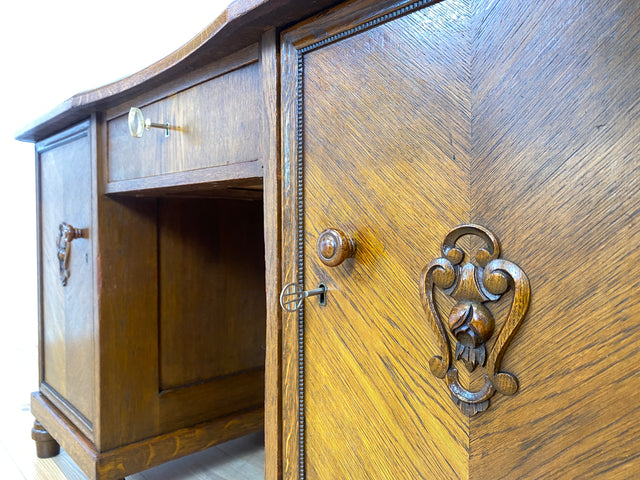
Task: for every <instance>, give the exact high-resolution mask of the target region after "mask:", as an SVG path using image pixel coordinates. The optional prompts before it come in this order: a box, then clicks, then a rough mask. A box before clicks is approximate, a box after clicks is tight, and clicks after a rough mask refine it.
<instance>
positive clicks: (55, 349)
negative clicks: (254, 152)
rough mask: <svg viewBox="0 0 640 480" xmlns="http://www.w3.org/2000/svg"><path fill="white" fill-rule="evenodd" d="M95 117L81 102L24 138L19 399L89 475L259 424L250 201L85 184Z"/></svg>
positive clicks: (260, 354)
mask: <svg viewBox="0 0 640 480" xmlns="http://www.w3.org/2000/svg"><path fill="white" fill-rule="evenodd" d="M101 128H104V123H102V122H101V121H100V120H98V117H97V116H95V115H94V116H93V117H92V119H91V120H89V121H87V122H83V123H80V124H78V125H76V126H73V127H70V128H69V129H66V130H64V131H62V132H61V133H59V134H56V135H54V136H52V137H49V138H47V139H45V140H43V141H40V142H38V143H37V144H36V150H37V174H38V206H39V215H38V225H39V252H40V275H39V279H40V379H41V382H40V391H39V392H38V393H36V394H34V395H33V401H32V411H33V413H34V416H35V417H36V419H37V421H38V422H39V424H40V425H37V426H36V428H35V430H38V431H39V430H40V429H41V428H42V427H44V428H45V429H46V430H47V431H48V432H49V433H50V434H51V435H52V436H53V438H54V439H56V440H57V441H58V442H59V443H61V444H62V445H63V447H64V448H65V449H66V450H68V451H69V453H70V455H71V456H72V458H74V459H75V460H76V461H77V462H78V464H79V465H80V466H81V467H82V468H83V470H84V471H85V472H86V473H87V474H88V475H89V477H90V478H97V479H112V478H122V477H124V476H125V475H127V474H130V473H133V472H135V471H138V470H141V469H143V468H148V467H149V466H152V465H154V464H157V463H159V462H161V461H166V460H169V459H171V458H176V457H178V456H181V455H184V454H186V453H190V452H192V451H196V450H198V449H201V448H204V447H206V446H209V445H212V444H214V443H218V442H221V441H225V440H227V439H231V438H234V437H237V436H240V435H243V434H246V433H250V432H253V431H256V430H260V429H262V428H263V398H264V355H265V354H264V352H265V296H264V290H265V287H264V282H265V279H264V240H263V212H262V209H263V206H262V201H261V199H260V198H259V197H255V198H242V199H241V200H238V199H234V198H226V196H225V195H224V194H222V195H215V192H214V194H207V192H206V191H204V192H203V191H199V194H198V196H197V198H189V197H185V196H184V195H179V196H178V197H163V196H161V195H159V194H157V193H156V194H154V195H152V196H145V197H140V196H135V197H134V196H130V195H126V194H125V195H122V196H120V197H117V198H116V197H106V196H104V195H99V194H98V191H97V190H98V189H99V187H98V184H99V183H100V182H102V178H101V175H100V172H101V169H100V167H99V166H98V165H99V161H98V160H97V159H98V158H99V156H100V155H99V154H97V152H99V151H100V148H101V143H100V139H101V138H104V137H101V136H100V133H99V131H100V129H101ZM254 133H256V134H259V131H257V130H256V131H255V132H254ZM132 140H133V141H135V139H132ZM218 196H220V197H221V198H217V197H218ZM34 436H36V434H35V433H34ZM36 440H37V441H40V440H38V438H36Z"/></svg>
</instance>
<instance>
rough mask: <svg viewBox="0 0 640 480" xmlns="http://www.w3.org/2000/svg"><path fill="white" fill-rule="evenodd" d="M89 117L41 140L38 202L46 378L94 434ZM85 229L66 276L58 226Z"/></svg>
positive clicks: (46, 383) (58, 399) (57, 398)
mask: <svg viewBox="0 0 640 480" xmlns="http://www.w3.org/2000/svg"><path fill="white" fill-rule="evenodd" d="M89 128H90V127H89V123H83V124H80V125H78V126H76V127H72V128H70V129H68V130H67V131H65V132H63V133H62V134H60V135H58V136H56V137H53V138H50V139H48V141H46V142H41V143H39V144H38V145H37V150H36V151H37V161H36V165H37V182H38V187H37V189H38V200H39V201H38V205H39V218H38V226H39V229H38V230H39V237H40V238H39V251H40V266H39V270H40V303H41V307H40V308H41V318H40V330H41V339H42V341H41V344H40V346H41V354H40V362H41V371H40V381H41V383H42V384H43V385H44V388H47V389H49V391H50V392H51V393H52V395H51V396H52V397H54V401H56V402H57V403H58V406H59V408H61V409H64V410H65V411H66V413H67V414H68V415H70V416H72V417H74V418H76V419H77V421H78V423H79V424H80V425H81V426H82V428H83V430H84V433H85V434H86V435H88V436H93V428H92V422H93V419H94V416H95V408H96V406H95V402H94V397H93V395H92V392H93V389H94V385H95V377H96V373H95V369H94V367H93V365H94V362H93V360H94V355H95V337H94V334H95V332H94V325H93V249H92V242H91V237H92V235H93V232H92V231H91V226H92V224H91V221H92V207H91V205H92V204H91V198H92V197H91V194H92V183H91V172H92V165H91V137H90V135H89ZM63 222H67V223H69V224H71V225H73V226H74V227H76V228H81V229H83V231H84V232H86V235H87V238H81V239H76V240H73V241H72V242H71V245H70V248H69V252H68V255H69V259H68V266H69V272H70V275H69V279H68V282H67V285H66V286H63V285H62V282H61V280H60V276H59V273H60V264H59V261H58V255H57V251H58V249H57V246H56V241H57V238H58V236H59V225H60V224H61V223H63Z"/></svg>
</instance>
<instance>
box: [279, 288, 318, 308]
mask: <svg viewBox="0 0 640 480" xmlns="http://www.w3.org/2000/svg"><path fill="white" fill-rule="evenodd" d="M316 295H319V296H320V305H321V306H324V305H326V301H327V287H326V286H324V285H323V284H322V283H321V284H320V285H318V288H314V289H313V290H303V288H302V287H301V286H300V285H298V284H297V283H295V282H291V283H287V284H286V285H285V286H284V288H283V289H282V292H280V306H281V307H282V308H283V309H285V310H286V311H287V312H295V311H296V310H298V309H299V308H300V306H301V305H302V302H303V301H304V299H305V298H307V297H314V296H316Z"/></svg>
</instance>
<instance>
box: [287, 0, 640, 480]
mask: <svg viewBox="0 0 640 480" xmlns="http://www.w3.org/2000/svg"><path fill="white" fill-rule="evenodd" d="M397 6H398V5H397V4H395V3H391V2H389V3H386V2H377V4H376V5H375V6H373V5H372V4H371V2H351V3H349V4H347V5H346V6H345V7H344V10H336V11H334V12H332V13H330V14H328V15H324V16H322V17H318V18H317V19H314V20H312V21H310V22H306V23H304V24H302V25H301V26H300V27H296V28H294V29H293V30H292V31H291V32H288V33H286V34H285V36H284V38H283V49H282V68H283V128H284V132H283V139H284V144H283V152H284V169H285V173H284V174H283V189H284V194H285V197H284V203H283V208H284V209H283V212H284V215H285V219H286V221H285V223H284V225H285V230H284V231H283V234H284V240H285V242H284V256H283V275H285V279H287V281H290V280H294V279H295V268H296V265H297V258H296V252H297V251H298V248H297V246H296V228H297V215H298V214H297V212H296V208H297V205H298V203H297V201H298V199H299V195H301V193H300V191H298V190H296V182H297V178H296V172H297V166H298V162H299V161H303V162H304V190H303V195H304V211H303V212H304V217H303V218H304V237H303V238H304V252H305V253H304V281H305V288H307V289H310V288H314V287H315V286H316V285H317V284H318V283H320V282H322V283H324V284H325V285H327V287H328V296H327V306H326V307H320V306H319V305H318V303H317V301H316V300H315V299H309V300H307V301H306V303H305V308H304V331H303V334H304V337H303V342H302V343H300V338H299V332H298V329H297V323H296V322H297V320H296V318H295V317H296V315H291V314H287V315H285V317H284V319H283V321H284V325H283V327H284V344H283V368H284V378H285V385H284V386H283V422H284V423H283V442H284V444H283V455H284V459H283V471H284V476H285V478H298V475H299V474H300V468H301V465H302V467H303V468H304V469H305V472H304V473H305V474H306V476H305V478H407V479H409V478H411V479H413V478H438V479H441V478H470V479H486V478H504V479H507V478H509V479H511V478H522V479H524V478H532V479H534V478H535V479H537V478H563V479H564V478H581V479H582V478H607V479H609V478H612V479H628V478H633V477H634V475H635V473H634V472H636V471H637V470H638V468H639V465H640V459H639V457H640V454H639V453H638V448H637V442H636V441H635V439H636V438H637V436H638V431H637V428H636V427H635V425H636V424H638V421H637V420H638V415H640V410H639V409H638V405H639V404H640V401H639V400H640V397H639V396H638V395H639V393H638V392H640V388H639V387H640V383H639V381H638V376H637V374H636V370H637V369H635V367H634V362H635V361H637V356H638V348H637V341H636V338H635V337H636V336H637V331H638V329H639V328H640V320H638V319H639V318H640V316H639V313H640V307H639V304H638V302H637V301H636V299H635V295H634V291H635V289H636V288H637V278H636V277H637V276H638V268H637V265H638V264H639V263H638V260H640V258H639V257H640V250H639V249H638V245H639V244H640V236H639V233H638V232H639V229H638V220H637V218H636V217H637V216H638V215H637V214H636V213H637V205H638V200H639V198H638V193H637V192H638V187H639V179H640V175H639V173H640V172H639V170H638V162H637V161H636V160H637V157H638V153H640V152H639V150H640V144H639V142H638V136H637V131H638V127H639V126H640V125H639V123H640V122H639V120H640V110H639V108H638V105H639V103H638V101H637V98H638V93H637V92H638V91H639V87H640V84H639V82H640V81H639V80H638V75H637V65H638V64H640V48H639V47H638V45H639V43H638V41H637V40H638V37H639V35H640V28H639V27H638V25H640V23H638V21H639V20H640V6H638V5H636V4H635V3H634V2H628V1H622V0H610V1H606V2H590V1H586V0H585V1H578V0H576V1H573V2H565V3H563V4H558V3H557V2H552V1H542V2H536V3H522V2H497V1H487V2H480V1H471V2H469V1H464V0H458V1H444V2H439V3H435V4H433V5H428V6H425V7H424V8H419V9H417V10H414V11H412V10H411V8H409V9H407V10H396V9H395V8H396V7H397ZM385 8H386V9H387V10H386V11H387V12H388V11H389V10H390V11H391V12H396V13H392V14H391V15H389V16H388V17H384V18H383V19H382V20H379V21H376V20H375V18H380V17H379V15H380V14H386V13H385ZM358 11H360V12H361V14H362V15H361V16H359V17H358V16H357V12H358ZM354 12H355V13H354ZM372 18H373V19H374V21H373V23H369V24H367V25H366V28H358V27H357V25H358V24H364V23H365V22H367V21H369V20H371V19H372ZM354 26H355V27H356V28H355V29H354V30H351V31H348V29H349V28H353V27H354ZM343 31H347V34H345V35H340V32H343ZM332 35H334V36H333V37H332ZM336 35H340V36H336ZM325 38H329V41H328V42H324V43H320V44H317V45H315V46H314V42H318V41H322V40H323V39H325ZM310 45H311V47H309V46H310ZM300 56H301V57H302V62H301V65H302V68H299V67H300V65H299V64H298V59H299V58H300ZM300 122H303V123H302V124H301V123H300ZM299 125H303V128H302V129H301V130H299V129H298V127H299ZM462 223H474V224H479V225H483V226H485V227H486V228H489V229H490V230H491V231H493V232H494V233H495V234H496V236H497V237H498V238H499V239H500V242H501V245H502V256H503V258H506V259H508V260H510V261H512V262H514V263H516V264H517V265H519V266H520V267H521V268H522V269H523V271H524V272H526V274H527V276H528V277H529V279H530V281H531V304H530V309H529V312H528V314H527V316H526V318H525V320H524V322H523V323H522V326H521V327H520V330H519V332H518V333H517V334H516V335H515V337H514V339H513V341H512V342H511V344H510V346H509V348H508V349H507V350H506V353H505V356H504V358H503V360H502V369H503V370H506V371H509V372H513V373H514V374H515V375H516V376H517V377H518V380H519V382H520V390H519V391H518V393H517V394H516V395H514V396H508V397H507V396H502V395H500V394H496V396H495V397H494V398H493V399H492V400H491V402H492V405H491V407H490V408H489V409H488V410H487V411H486V412H484V413H481V414H479V415H476V416H474V417H472V418H468V417H466V416H463V415H462V413H461V412H460V411H459V410H458V409H457V408H456V407H455V406H454V404H453V402H452V401H451V399H450V398H449V396H448V394H447V392H446V386H445V385H444V383H443V382H440V381H439V380H438V379H437V378H436V377H435V376H433V375H431V373H430V371H429V358H430V357H431V356H432V355H434V354H436V353H437V351H438V350H437V344H436V339H435V338H434V337H433V335H432V332H431V331H430V330H429V328H428V326H427V324H426V319H425V318H424V312H423V311H422V309H421V308H420V300H419V294H418V279H419V275H420V270H421V269H422V268H423V267H424V266H425V265H426V264H427V263H428V262H429V261H430V260H432V259H434V258H436V257H438V256H439V255H440V252H439V247H440V245H441V242H442V239H443V238H444V236H445V235H446V233H447V232H448V231H449V230H450V229H452V228H453V227H455V226H456V225H459V224H462ZM329 227H332V228H339V229H341V230H343V231H344V232H345V233H346V234H347V235H348V236H350V237H351V238H353V239H354V240H355V242H356V245H357V253H356V256H355V258H354V259H351V260H346V261H345V262H344V264H342V265H339V266H337V267H333V268H331V267H326V266H323V265H322V264H321V263H320V260H319V259H318V258H317V257H316V253H315V244H316V239H317V235H318V234H319V233H320V232H321V231H322V230H324V229H325V228H329ZM467 242H468V243H467V245H466V247H468V248H467V250H468V251H469V250H471V251H473V249H474V248H477V245H475V244H474V242H471V241H468V239H467ZM287 276H288V277H289V278H287ZM289 279H290V280H289ZM438 300H439V301H440V302H441V304H442V308H443V310H444V311H447V307H448V306H449V305H447V304H446V302H445V299H444V298H442V296H440V297H439V298H438ZM510 301H511V298H504V299H502V300H501V301H500V302H498V304H497V305H495V306H494V305H491V307H490V308H491V309H492V310H493V313H494V315H495V317H496V320H497V322H498V323H500V322H502V321H504V318H505V316H506V314H507V313H508V309H509V306H510ZM301 346H302V348H304V363H303V365H302V367H303V371H304V389H303V392H304V394H303V398H302V400H303V405H304V414H305V418H304V420H305V421H304V437H303V445H304V450H303V453H304V454H305V457H304V458H300V456H299V454H300V445H299V426H300V424H299V418H298V412H299V410H298V400H299V399H300V398H299V396H298V393H299V392H298V385H299V384H298V371H299V367H300V365H299V364H298V358H297V356H298V353H299V348H300V347H301ZM460 370H461V373H462V371H463V370H465V369H464V368H462V369H460ZM477 380H478V379H477V378H476V377H475V376H474V375H471V374H465V375H464V376H461V381H462V382H463V383H464V384H467V385H470V386H471V387H473V386H474V385H477Z"/></svg>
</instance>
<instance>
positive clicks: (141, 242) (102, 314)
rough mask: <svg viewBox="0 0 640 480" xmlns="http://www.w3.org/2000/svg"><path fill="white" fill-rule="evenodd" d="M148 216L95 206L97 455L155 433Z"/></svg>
mask: <svg viewBox="0 0 640 480" xmlns="http://www.w3.org/2000/svg"><path fill="white" fill-rule="evenodd" d="M103 158H104V157H103ZM156 212H157V208H156V200H155V199H149V198H129V197H118V198H112V197H107V196H104V195H102V196H100V199H99V215H98V219H99V227H98V232H97V234H98V235H99V238H100V242H99V244H98V267H97V268H98V271H99V272H100V279H99V297H98V300H97V305H98V308H99V318H100V330H99V365H100V368H99V371H100V376H99V381H98V385H97V389H98V392H99V393H98V395H99V405H100V425H101V427H102V432H101V435H100V438H98V439H96V447H97V449H98V450H99V451H104V450H109V449H111V448H115V447H117V446H119V445H124V444H127V443H131V442H133V441H136V440H140V439H142V438H147V437H150V436H152V435H154V434H155V433H156V432H157V418H158V405H157V404H158V402H157V396H158V391H159V389H158V382H159V380H158V378H159V372H158V334H159V332H158V283H157V276H158V275H157V270H158V255H157V225H156ZM122 425H127V428H122Z"/></svg>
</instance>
